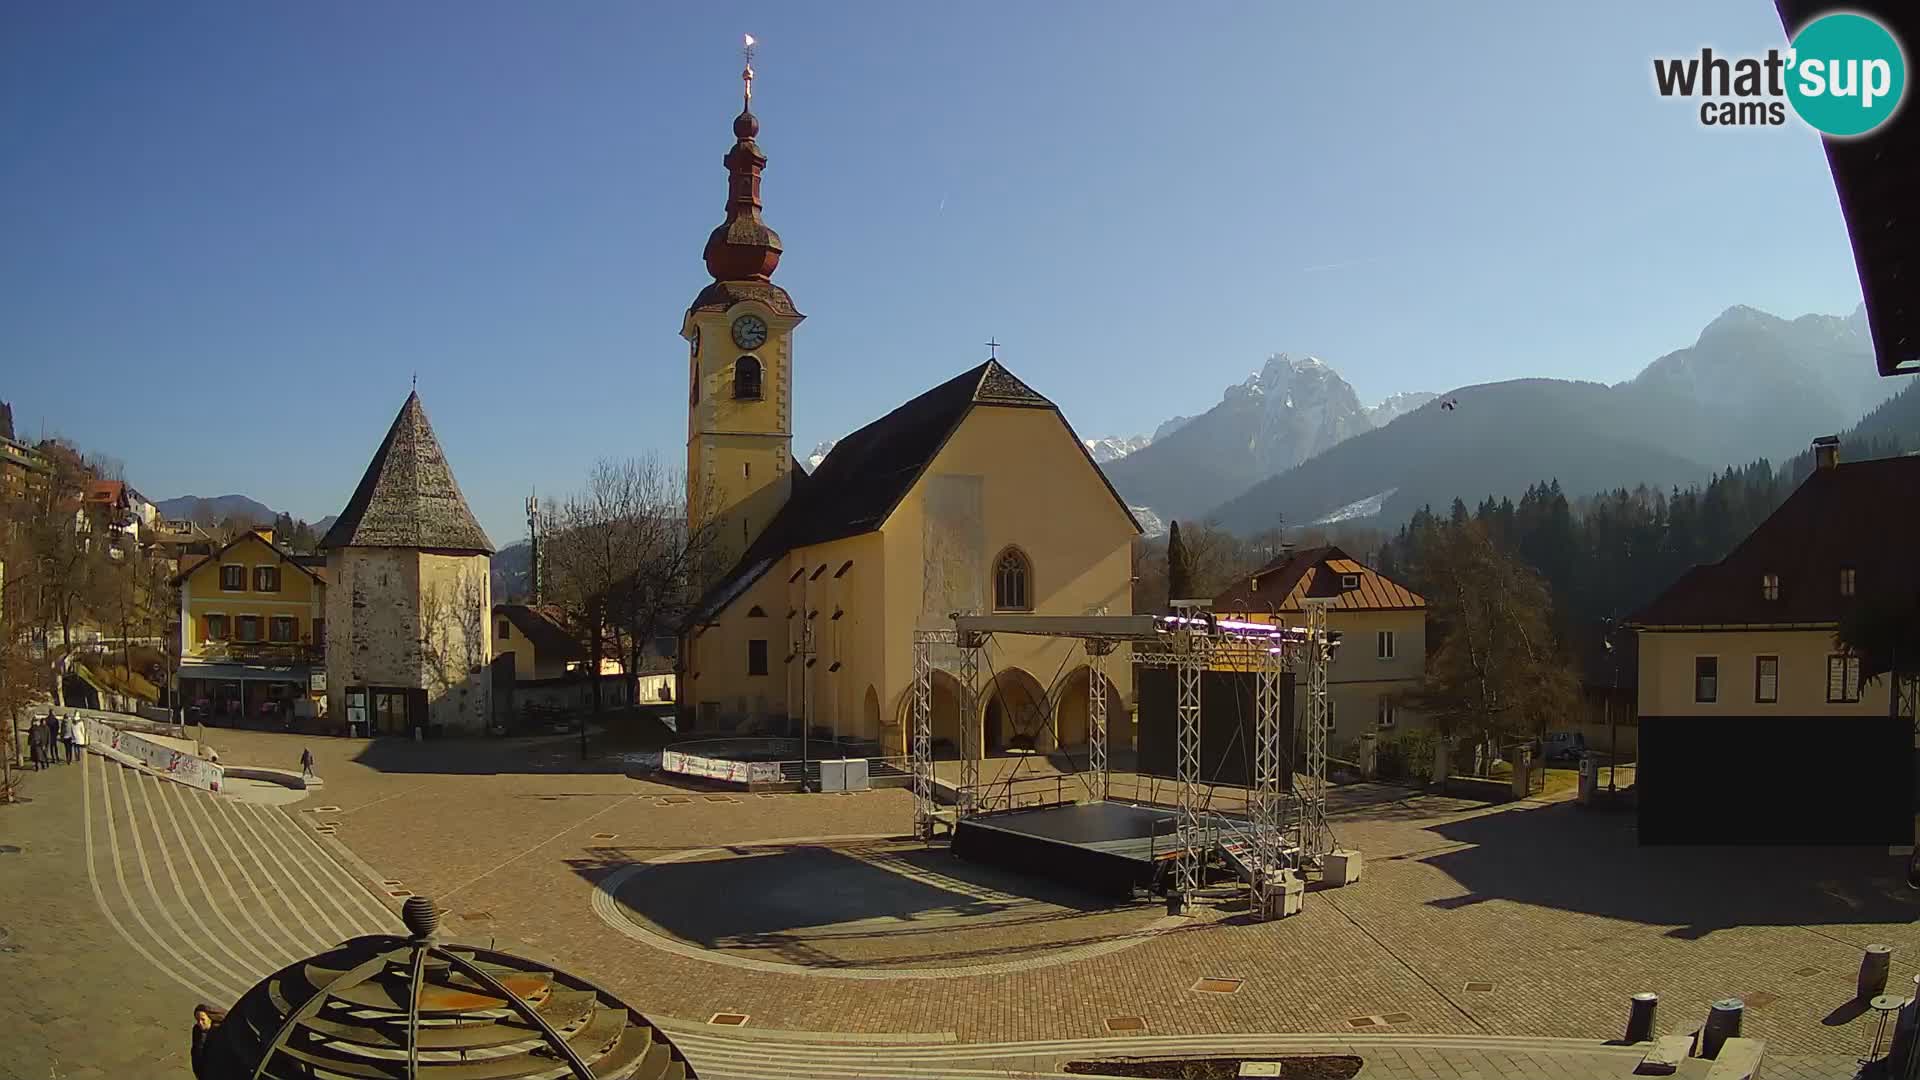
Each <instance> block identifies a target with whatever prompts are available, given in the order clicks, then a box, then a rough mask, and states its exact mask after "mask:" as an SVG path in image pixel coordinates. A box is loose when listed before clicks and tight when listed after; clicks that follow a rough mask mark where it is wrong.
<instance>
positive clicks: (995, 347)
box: [987, 338, 1000, 360]
mask: <svg viewBox="0 0 1920 1080" xmlns="http://www.w3.org/2000/svg"><path fill="white" fill-rule="evenodd" d="M987 348H988V349H990V350H992V352H990V353H989V354H988V356H987V359H989V360H998V359H1000V343H999V342H997V341H994V340H992V339H991V338H989V339H988V340H987Z"/></svg>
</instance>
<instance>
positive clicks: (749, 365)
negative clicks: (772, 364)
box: [733, 356, 760, 401]
mask: <svg viewBox="0 0 1920 1080" xmlns="http://www.w3.org/2000/svg"><path fill="white" fill-rule="evenodd" d="M733 397H734V400H735V401H759V400H760V359H759V358H758V357H754V356H743V357H741V358H740V359H738V360H735V361H734V362H733Z"/></svg>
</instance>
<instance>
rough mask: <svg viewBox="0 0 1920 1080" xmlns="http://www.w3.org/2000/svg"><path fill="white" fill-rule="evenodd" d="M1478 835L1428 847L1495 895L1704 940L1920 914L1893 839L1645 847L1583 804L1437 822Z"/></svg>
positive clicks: (1455, 836) (1482, 895)
mask: <svg viewBox="0 0 1920 1080" xmlns="http://www.w3.org/2000/svg"><path fill="white" fill-rule="evenodd" d="M1431 831H1432V832H1434V833H1437V834H1438V835H1440V836H1443V837H1445V838H1446V839H1448V840H1450V841H1454V842H1456V843H1459V844H1464V845H1468V846H1465V847H1461V848H1453V849H1449V850H1446V851H1443V852H1439V853H1437V854H1433V855H1428V856H1422V857H1416V859H1415V861H1418V862H1422V863H1426V864H1427V865H1430V866H1433V867H1434V868H1436V869H1438V870H1441V871H1443V872H1445V873H1446V874H1447V875H1448V876H1450V877H1452V878H1453V879H1454V880H1455V881H1457V882H1459V883H1460V884H1461V885H1462V886H1463V887H1465V888H1466V889H1468V890H1470V891H1471V893H1472V895H1471V896H1469V897H1458V898H1452V899H1446V900H1434V901H1429V903H1430V904H1431V905H1432V906H1435V907H1440V908H1455V907H1461V906H1465V905H1466V904H1470V903H1475V902H1479V901H1482V900H1490V899H1503V900H1512V901H1516V902H1518V903H1524V904H1533V905H1536V906H1539V907H1548V908H1558V909H1561V910H1564V911H1578V912H1584V913H1587V914H1591V915H1602V916H1606V917H1608V918H1615V919H1625V920H1628V921H1632V922H1638V923H1642V924H1647V925H1653V926H1667V927H1671V929H1669V930H1668V931H1667V936H1669V937H1674V938H1681V939H1688V940H1691V939H1696V938H1700V937H1703V936H1705V935H1707V934H1710V933H1712V932H1713V931H1715V930H1724V929H1730V928H1732V927H1738V926H1802V925H1808V924H1836V923H1898V922H1910V921H1912V920H1914V919H1915V918H1920V893H1916V892H1914V891H1912V890H1910V889H1908V888H1907V887H1906V884H1905V882H1904V879H1903V874H1904V871H1905V863H1904V861H1903V860H1899V859H1894V858H1890V857H1889V856H1888V855H1887V852H1886V849H1885V848H1861V847H1828V848H1810V847H1640V846H1639V845H1638V844H1637V843H1636V842H1635V838H1634V834H1633V831H1632V830H1631V829H1630V828H1625V827H1623V826H1622V822H1621V820H1620V819H1619V818H1617V817H1610V816H1607V815H1602V814H1596V813H1593V812H1590V811H1586V810H1583V809H1582V808H1581V807H1579V806H1578V805H1576V804H1573V803H1558V804H1554V805H1549V806H1542V807H1537V808H1519V807H1516V808H1514V809H1512V810H1508V811H1504V812H1499V813H1492V814H1483V815H1477V816H1474V817H1469V818H1464V819H1461V820H1457V821H1450V822H1444V823H1441V824H1437V825H1434V826H1432V828H1431Z"/></svg>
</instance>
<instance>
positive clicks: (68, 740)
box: [60, 713, 73, 765]
mask: <svg viewBox="0 0 1920 1080" xmlns="http://www.w3.org/2000/svg"><path fill="white" fill-rule="evenodd" d="M60 749H61V751H62V752H63V753H65V754H66V755H67V764H69V765H71V764H73V716H72V714H71V713H69V714H68V715H66V716H63V717H61V718H60Z"/></svg>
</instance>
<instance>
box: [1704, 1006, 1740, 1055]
mask: <svg viewBox="0 0 1920 1080" xmlns="http://www.w3.org/2000/svg"><path fill="white" fill-rule="evenodd" d="M1746 1009H1747V1003H1746V1002H1744V1001H1741V1000H1740V999H1739V998H1723V999H1721V1000H1719V1001H1716V1002H1714V1003H1713V1008H1712V1009H1711V1010H1709V1011H1708V1013H1707V1026H1706V1027H1705V1028H1703V1029H1702V1030H1701V1032H1700V1056H1701V1057H1703V1058H1708V1059H1712V1058H1716V1057H1719V1056H1720V1045H1721V1044H1722V1043H1724V1042H1726V1041H1727V1040H1728V1039H1737V1038H1739V1037H1740V1018H1741V1015H1742V1014H1743V1013H1745V1012H1746Z"/></svg>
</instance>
